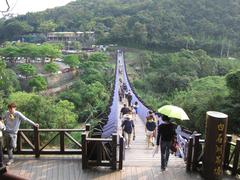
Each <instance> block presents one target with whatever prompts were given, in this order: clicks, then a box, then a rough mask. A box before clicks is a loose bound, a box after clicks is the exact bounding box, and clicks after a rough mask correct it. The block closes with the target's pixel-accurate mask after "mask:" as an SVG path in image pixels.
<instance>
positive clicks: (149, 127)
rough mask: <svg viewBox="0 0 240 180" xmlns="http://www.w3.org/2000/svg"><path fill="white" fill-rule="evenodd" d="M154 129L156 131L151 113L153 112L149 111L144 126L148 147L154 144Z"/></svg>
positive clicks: (154, 120)
mask: <svg viewBox="0 0 240 180" xmlns="http://www.w3.org/2000/svg"><path fill="white" fill-rule="evenodd" d="M155 131H156V119H155V117H154V115H153V112H152V111H149V115H148V116H147V117H146V127H145V132H146V135H147V144H148V148H149V145H150V144H151V145H152V146H154V143H153V142H154V135H155V134H156V132H155Z"/></svg>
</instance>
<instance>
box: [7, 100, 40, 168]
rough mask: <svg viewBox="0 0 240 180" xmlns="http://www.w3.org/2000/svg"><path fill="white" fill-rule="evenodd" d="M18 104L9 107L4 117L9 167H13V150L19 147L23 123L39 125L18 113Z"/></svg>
mask: <svg viewBox="0 0 240 180" xmlns="http://www.w3.org/2000/svg"><path fill="white" fill-rule="evenodd" d="M16 107H17V106H16V104H15V103H11V104H9V105H8V111H7V113H6V115H5V117H4V121H5V126H6V130H5V132H4V138H6V146H7V152H8V158H9V161H8V163H7V165H11V164H12V163H13V162H14V160H13V149H14V148H16V146H17V133H18V130H19V126H20V124H21V122H22V121H27V122H29V123H30V124H32V125H33V126H35V127H38V126H39V125H38V124H36V123H34V122H33V121H31V120H30V119H28V118H27V117H25V116H24V115H23V114H22V113H21V112H19V111H16Z"/></svg>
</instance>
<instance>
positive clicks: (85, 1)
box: [0, 0, 240, 56]
mask: <svg viewBox="0 0 240 180" xmlns="http://www.w3.org/2000/svg"><path fill="white" fill-rule="evenodd" d="M29 8H31V7H29ZM85 30H87V31H89V30H91V31H95V32H96V34H97V39H98V42H100V43H104V42H111V43H118V44H121V45H127V46H134V47H143V48H149V49H163V50H168V51H176V50H179V49H181V48H190V49H204V50H206V51H207V52H209V53H211V54H215V55H219V56H230V55H231V56H232V55H238V54H237V52H238V51H239V45H240V0H227V1H226V0H197V1H194V0H77V1H75V2H72V3H69V4H68V5H66V6H63V7H58V8H54V9H49V10H46V11H43V12H38V13H28V14H26V15H22V16H18V17H16V18H13V19H10V20H6V21H3V20H1V21H0V42H3V41H5V40H14V39H15V40H16V39H18V38H19V37H20V36H22V35H26V34H29V33H43V34H46V32H48V31H85Z"/></svg>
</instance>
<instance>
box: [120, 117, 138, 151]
mask: <svg viewBox="0 0 240 180" xmlns="http://www.w3.org/2000/svg"><path fill="white" fill-rule="evenodd" d="M121 127H122V130H123V134H124V138H125V139H126V141H127V145H126V147H125V148H130V143H131V138H132V134H133V140H134V139H135V125H134V122H133V120H132V117H131V116H130V114H125V115H124V116H123V121H122V125H121Z"/></svg>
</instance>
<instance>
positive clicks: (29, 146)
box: [14, 125, 90, 157]
mask: <svg viewBox="0 0 240 180" xmlns="http://www.w3.org/2000/svg"><path fill="white" fill-rule="evenodd" d="M89 128H90V126H89V125H86V129H39V128H38V127H34V129H20V130H19V131H18V137H17V148H16V150H15V151H14V153H15V154H35V157H40V155H41V154H82V145H81V143H80V137H81V134H82V133H83V132H85V131H89ZM52 133H53V134H54V135H53V136H52V137H51V138H50V139H48V140H44V141H43V140H42V139H41V138H40V137H41V135H44V134H45V137H46V136H48V137H49V136H50V135H51V134H52ZM71 133H78V134H79V135H78V136H79V140H77V139H75V138H73V136H72V135H71ZM58 137H59V141H57V138H58ZM44 139H46V138H44ZM67 140H68V141H69V142H71V143H72V144H73V145H74V146H75V147H76V148H67V143H66V142H67ZM23 144H24V145H23ZM48 146H50V148H47V147H48Z"/></svg>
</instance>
